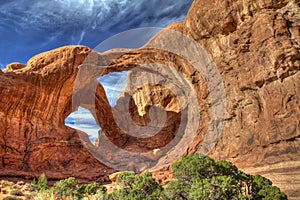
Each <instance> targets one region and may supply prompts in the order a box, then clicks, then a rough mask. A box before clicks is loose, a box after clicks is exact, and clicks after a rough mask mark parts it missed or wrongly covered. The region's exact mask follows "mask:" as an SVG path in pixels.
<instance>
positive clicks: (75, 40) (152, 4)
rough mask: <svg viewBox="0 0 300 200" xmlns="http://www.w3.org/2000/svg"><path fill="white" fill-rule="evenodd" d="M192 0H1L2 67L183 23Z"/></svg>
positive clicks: (0, 43) (0, 57) (0, 66)
mask: <svg viewBox="0 0 300 200" xmlns="http://www.w3.org/2000/svg"><path fill="white" fill-rule="evenodd" d="M191 3H192V0H176V1H174V0H1V1H0V35H1V37H0V68H1V69H3V68H5V66H6V65H7V64H9V63H12V62H20V63H23V64H26V62H27V61H28V59H29V58H31V57H32V56H34V55H36V54H38V53H41V52H44V51H48V50H51V49H54V48H57V47H60V46H64V45H85V46H88V47H90V48H94V47H96V46H97V45H98V44H99V43H100V42H102V41H103V40H105V39H107V38H109V37H111V36H113V35H115V34H117V33H120V32H123V31H126V30H129V29H133V28H141V27H161V28H163V27H165V26H167V25H169V24H172V23H174V22H177V21H182V20H184V18H185V16H186V14H187V11H188V9H189V7H190V5H191Z"/></svg>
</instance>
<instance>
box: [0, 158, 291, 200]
mask: <svg viewBox="0 0 300 200" xmlns="http://www.w3.org/2000/svg"><path fill="white" fill-rule="evenodd" d="M172 171H173V177H174V180H173V181H171V182H169V183H167V184H162V183H161V182H159V181H157V180H155V179H154V178H153V177H152V174H151V173H150V172H145V173H143V174H136V173H134V172H130V171H125V172H122V173H120V174H119V175H118V177H117V179H116V183H115V187H114V189H113V190H110V191H108V190H107V187H106V186H104V185H101V184H99V183H90V184H79V183H78V181H77V180H76V179H75V178H73V177H70V178H68V179H64V180H60V181H58V182H56V183H55V184H54V185H53V186H52V187H50V186H49V184H48V180H47V177H46V175H45V174H41V176H40V177H39V178H38V179H37V180H34V181H33V182H32V183H31V184H24V183H22V182H20V183H19V184H15V185H11V189H10V191H8V190H7V191H5V187H4V182H3V181H2V182H1V192H2V193H5V192H6V193H7V194H9V195H6V196H5V197H4V196H3V197H4V198H3V199H6V200H9V199H37V200H46V199H47V200H48V199H49V200H57V199H66V200H68V199H76V200H81V199H86V200H94V199H95V200H96V199H97V200H98V199H100V200H101V199H102V200H156V199H157V200H174V199H175V200H214V199H215V200H217V199H236V200H239V199H241V200H251V199H253V200H259V199H264V200H285V199H287V196H286V195H285V194H284V193H283V192H281V191H280V189H279V188H278V187H276V186H273V185H272V182H271V181H270V180H269V179H267V178H264V177H262V176H260V175H254V176H252V175H248V174H246V173H244V172H243V171H241V170H239V169H238V168H237V167H236V166H234V165H233V164H232V163H230V162H227V161H219V162H215V161H214V160H213V159H211V158H210V157H208V156H204V155H200V154H193V155H188V156H184V157H183V158H182V160H181V161H179V162H175V163H174V164H173V165H172ZM18 185H19V186H18ZM20 185H21V186H24V187H25V186H26V188H27V191H26V192H24V191H25V190H24V187H23V188H22V187H21V186H20ZM6 188H7V187H6Z"/></svg>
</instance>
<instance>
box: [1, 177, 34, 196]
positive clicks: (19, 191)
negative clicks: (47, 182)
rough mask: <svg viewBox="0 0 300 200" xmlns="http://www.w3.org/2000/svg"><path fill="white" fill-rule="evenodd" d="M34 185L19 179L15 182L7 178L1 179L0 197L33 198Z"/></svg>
mask: <svg viewBox="0 0 300 200" xmlns="http://www.w3.org/2000/svg"><path fill="white" fill-rule="evenodd" d="M32 193H33V187H32V185H31V184H30V183H25V182H23V181H19V182H17V183H13V182H10V181H6V180H1V181H0V199H3V200H21V199H27V200H29V199H32Z"/></svg>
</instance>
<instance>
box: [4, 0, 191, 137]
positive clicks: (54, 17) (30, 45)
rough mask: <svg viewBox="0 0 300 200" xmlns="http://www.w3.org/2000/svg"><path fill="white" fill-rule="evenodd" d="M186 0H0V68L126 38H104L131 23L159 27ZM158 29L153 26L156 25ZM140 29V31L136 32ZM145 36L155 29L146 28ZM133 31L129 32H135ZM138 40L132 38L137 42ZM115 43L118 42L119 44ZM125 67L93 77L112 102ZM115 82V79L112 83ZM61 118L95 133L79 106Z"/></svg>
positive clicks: (180, 14) (179, 17)
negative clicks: (47, 53) (63, 48)
mask: <svg viewBox="0 0 300 200" xmlns="http://www.w3.org/2000/svg"><path fill="white" fill-rule="evenodd" d="M191 4H192V0H1V1H0V36H1V37H0V69H4V68H5V67H6V65H7V64H9V63H12V62H20V63H23V64H26V63H27V61H28V60H29V59H30V58H31V57H32V56H34V55H36V54H39V53H41V52H45V51H48V50H51V49H54V48H57V47H60V46H65V45H85V46H88V47H90V48H92V49H94V48H95V47H97V46H99V44H100V43H102V42H103V41H104V43H103V45H102V46H101V45H100V46H101V47H104V49H97V50H99V51H102V50H103V51H104V50H108V49H109V48H108V49H106V47H107V45H105V41H107V40H108V41H109V42H108V43H109V45H112V44H113V43H114V41H116V42H115V43H116V44H113V47H125V46H122V45H124V44H125V43H126V42H123V44H121V43H122V42H119V41H118V40H113V39H112V40H109V39H108V38H113V36H115V35H116V34H119V33H121V32H124V31H128V30H131V29H136V28H144V27H157V28H164V27H166V26H167V25H170V24H172V23H174V22H178V21H183V20H184V18H185V16H186V14H187V12H188V9H189V7H190V6H191ZM157 30H159V29H157ZM137 33H140V32H137ZM147 34H148V35H146V36H145V38H148V39H149V38H150V37H152V35H153V34H155V31H154V32H153V33H151V32H150V35H149V32H148V33H147ZM135 37H136V36H134V37H133V38H135ZM143 40H147V39H142V40H141V42H138V44H142V43H143V42H146V41H143ZM119 45H121V46H119ZM126 77H127V73H126V72H124V73H112V74H109V75H106V76H105V77H102V78H100V79H99V81H100V82H101V83H102V84H103V86H104V88H105V90H106V92H107V96H108V99H109V102H110V104H111V105H112V106H114V104H115V101H116V100H117V98H118V96H119V94H120V93H121V92H122V90H123V88H125V86H126ZM116 83H117V84H116ZM65 123H66V124H67V125H68V126H71V127H74V128H77V129H80V130H82V131H85V132H86V133H88V134H89V136H90V138H91V140H93V138H95V137H96V136H97V132H98V130H99V126H98V125H97V123H96V122H95V120H94V119H93V117H92V115H91V114H90V113H89V112H88V111H87V110H84V109H82V108H79V110H78V111H77V112H74V113H72V114H71V115H70V116H69V117H68V118H67V119H66V120H65Z"/></svg>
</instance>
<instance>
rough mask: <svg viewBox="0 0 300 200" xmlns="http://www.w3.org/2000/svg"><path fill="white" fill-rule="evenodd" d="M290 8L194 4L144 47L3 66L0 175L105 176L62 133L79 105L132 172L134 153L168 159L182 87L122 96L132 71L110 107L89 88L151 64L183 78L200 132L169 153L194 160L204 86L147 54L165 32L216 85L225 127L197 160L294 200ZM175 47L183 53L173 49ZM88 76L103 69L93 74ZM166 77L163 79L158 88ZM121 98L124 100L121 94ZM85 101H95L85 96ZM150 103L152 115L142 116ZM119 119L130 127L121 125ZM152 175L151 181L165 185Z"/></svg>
mask: <svg viewBox="0 0 300 200" xmlns="http://www.w3.org/2000/svg"><path fill="white" fill-rule="evenodd" d="M299 5H300V1H298V0H291V1H289V0H277V1H272V0H263V1H262V0H257V1H250V0H247V1H236V0H227V1H221V0H212V1H211V0H210V1H208V0H207V1H206V0H203V1H195V2H194V3H193V5H192V7H191V9H190V11H189V13H188V16H187V18H186V20H185V21H184V22H182V23H176V24H174V25H171V26H169V27H168V28H167V29H166V30H163V31H162V32H161V33H159V34H158V35H157V36H156V37H154V38H153V39H152V40H151V41H149V43H148V44H147V45H146V46H145V48H142V49H138V50H134V51H129V52H128V53H126V52H127V51H124V52H125V53H124V52H123V51H121V50H116V51H112V52H107V53H104V54H98V53H96V52H93V53H91V50H90V49H88V48H86V47H78V46H76V47H62V48H59V49H56V50H53V51H50V52H46V53H43V54H40V55H37V56H35V57H33V58H32V59H30V60H29V61H28V63H27V65H26V66H24V65H22V64H18V63H13V64H11V65H9V66H7V69H5V70H3V72H2V71H0V88H1V89H0V93H1V94H0V96H1V98H0V158H1V162H0V169H1V171H0V176H2V177H6V176H10V177H28V178H30V177H33V176H37V175H39V174H40V173H41V172H46V174H47V175H48V176H49V177H50V178H64V177H68V176H75V177H78V178H83V179H90V180H95V179H103V178H104V177H107V175H108V174H110V173H112V172H113V171H114V170H113V169H111V168H110V167H108V166H107V163H106V164H103V163H101V162H100V161H99V157H101V156H103V154H105V156H106V158H107V160H109V161H107V162H109V164H112V165H113V164H114V163H118V160H114V158H115V157H116V156H115V155H113V154H112V153H111V152H105V151H104V152H102V153H100V154H98V153H97V152H96V150H97V147H93V146H92V145H91V144H89V142H88V141H87V139H85V138H84V137H85V134H84V133H82V132H80V131H77V130H74V129H72V128H69V127H66V126H65V125H64V119H65V118H66V117H67V116H68V115H69V114H70V113H71V112H72V111H74V110H76V108H77V107H78V106H79V105H80V106H82V107H85V108H87V109H89V110H91V112H92V113H93V114H94V116H95V117H96V118H97V121H98V123H99V125H100V126H101V127H102V129H103V132H102V134H103V135H102V137H103V138H102V140H100V145H101V141H105V140H106V139H107V140H109V141H111V142H112V143H113V144H114V145H115V146H117V147H118V148H119V149H124V150H126V151H128V152H137V153H138V155H136V154H135V156H136V157H134V158H135V159H137V160H136V161H134V160H133V163H134V164H132V165H130V167H132V169H136V168H137V167H138V168H139V170H141V169H142V168H143V163H139V161H138V158H140V157H139V156H141V155H142V156H144V157H145V158H147V159H148V160H149V163H148V165H150V166H154V165H156V159H157V158H158V157H161V156H166V157H168V156H169V157H170V156H173V154H170V155H169V154H168V151H169V150H170V149H171V148H172V147H173V146H171V147H170V148H165V149H164V148H163V147H165V146H166V145H167V144H168V143H169V142H171V141H172V142H173V143H176V142H177V141H179V140H180V137H179V136H177V135H176V134H177V133H181V132H182V131H180V130H181V129H184V128H185V127H182V126H179V125H180V122H183V121H184V120H185V119H188V116H189V115H188V114H189V113H190V111H189V110H188V109H189V107H188V106H186V105H187V104H186V102H185V100H182V99H181V96H186V95H184V89H183V90H179V92H178V93H176V94H174V93H173V90H170V89H166V87H162V86H163V84H148V85H146V86H144V87H139V88H134V85H135V84H137V83H138V80H140V79H141V78H143V77H144V78H145V77H148V78H149V76H148V74H143V73H141V75H140V77H139V78H135V77H137V75H136V73H137V72H135V71H133V72H132V73H131V74H130V75H129V76H130V79H129V81H128V86H127V88H126V91H127V92H125V93H124V94H123V96H121V97H120V99H119V100H118V102H117V105H116V106H115V107H114V108H111V107H110V105H109V103H108V100H107V98H106V94H105V91H104V89H103V88H102V86H101V85H100V84H99V83H95V82H94V78H96V76H97V75H98V76H99V75H105V74H107V73H110V72H119V71H124V70H133V69H135V68H137V67H138V66H140V65H142V64H150V63H153V62H154V61H155V62H156V63H158V64H159V65H158V66H154V68H153V69H151V68H150V69H148V71H150V73H152V74H157V72H159V73H158V74H159V76H160V75H161V74H166V73H167V74H170V73H169V72H170V71H168V70H167V69H165V68H163V67H161V66H160V65H169V66H171V67H172V69H174V70H176V72H180V73H181V74H183V76H184V77H185V78H186V80H187V81H188V82H190V83H191V87H193V89H194V91H195V95H196V96H197V102H196V104H195V105H196V109H193V110H196V111H197V113H201V123H200V124H198V125H197V126H196V127H195V133H196V136H195V137H194V138H193V140H192V142H191V145H190V146H189V147H188V148H187V149H183V150H182V152H181V151H178V152H177V154H180V155H181V154H184V153H193V152H196V151H203V144H202V142H203V141H204V140H205V134H206V133H207V130H208V129H210V127H209V126H208V124H209V122H210V121H211V120H213V119H212V114H211V111H212V105H213V103H212V102H210V99H209V96H210V92H211V91H209V85H208V84H207V83H206V82H205V80H206V78H205V76H204V75H203V74H199V73H197V70H196V69H195V68H194V67H193V65H192V64H191V63H189V62H188V61H187V60H185V59H184V58H183V57H181V56H179V55H176V54H174V53H170V52H167V51H162V50H157V49H154V48H151V47H152V45H153V44H155V43H156V42H161V43H163V41H167V40H172V38H167V37H164V32H166V31H167V30H176V31H178V32H180V33H182V34H184V35H186V36H188V37H190V38H192V39H193V40H194V41H196V42H197V43H198V44H200V45H202V46H203V47H204V49H205V50H206V51H207V52H208V53H209V55H210V56H211V58H212V60H213V62H214V65H215V66H216V68H217V70H218V72H219V73H220V76H221V79H222V83H223V85H224V90H225V94H226V113H225V119H224V120H225V123H224V127H223V129H222V132H221V134H220V135H218V138H217V140H216V145H215V146H214V147H213V149H212V150H211V151H210V152H209V155H210V156H212V157H213V158H215V159H226V160H229V161H232V162H233V163H235V164H236V165H237V166H238V167H241V168H242V169H245V170H246V171H248V172H250V173H262V174H265V175H266V176H267V177H269V178H271V180H272V181H273V182H274V183H275V185H278V186H280V187H281V188H282V189H283V191H285V192H287V194H288V195H289V197H290V198H291V199H292V198H297V197H299V196H300V193H299V191H298V188H299V186H300V182H299V175H300V161H299V160H300V154H299V153H298V152H299V150H300V139H299V138H300V126H299V124H300V108H299V95H300V77H299V76H300V75H299V70H300V46H299V45H300V8H299ZM216 13H217V15H216ZM174 45H177V46H180V45H182V44H178V43H176V42H174ZM180 48H181V49H182V50H183V51H184V45H182V47H181V46H180ZM91 64H92V65H91ZM93 66H105V69H104V70H103V71H101V72H99V71H97V70H96V69H97V68H94V67H93ZM155 67H157V68H155ZM165 70H166V71H165ZM84 73H86V74H84ZM82 74H83V76H82ZM161 76H162V75H161ZM80 77H82V78H81V79H80ZM86 77H89V79H86ZM175 77H176V76H174V77H173V76H171V75H170V76H168V79H170V80H174V79H175ZM77 81H79V83H80V85H76V82H77ZM155 81H161V80H160V79H159V78H158V79H156V80H155ZM74 86H75V88H77V90H75V92H74ZM164 86H168V84H165V85H164ZM181 87H184V86H182V85H180V87H179V86H178V88H181ZM167 88H171V86H170V87H167ZM132 89H134V90H135V92H133V93H131V92H129V91H130V90H132ZM91 91H95V92H94V93H95V94H94V95H91V96H89V94H90V93H91ZM74 94H75V97H76V98H74ZM149 97H151V98H149ZM189 100H193V98H192V96H191V98H189ZM181 103H182V104H183V105H185V106H181V105H180V104H181ZM154 105H155V106H156V107H155V108H154V109H156V110H155V111H157V112H154V113H158V114H151V109H150V108H151V107H153V106H154ZM157 105H158V106H157ZM128 108H129V111H130V112H129V113H128V114H126V111H127V110H128ZM161 110H165V111H166V112H162V111H161ZM123 113H125V114H123ZM163 114H164V117H165V119H166V120H165V122H164V123H163V124H160V125H159V131H158V132H155V131H156V129H155V126H152V125H153V124H152V125H151V122H152V123H154V124H159V123H160V121H159V120H157V121H153V119H159V117H161V116H160V115H163ZM129 118H130V119H132V121H133V122H134V123H128V119H129ZM150 119H152V121H151V120H150ZM184 122H185V121H184ZM185 123H186V125H188V124H187V122H185ZM149 124H150V125H149ZM136 125H139V126H141V125H142V126H145V125H149V126H148V127H150V129H148V130H150V132H151V131H152V132H154V133H156V134H155V135H151V133H150V132H149V133H148V132H147V131H144V134H145V135H144V137H141V136H140V135H139V136H137V135H136V134H138V133H137V131H139V130H141V129H140V127H136ZM128 132H131V134H127V133H128ZM100 136H101V135H100ZM103 149H109V147H107V148H103ZM98 150H99V149H98ZM153 152H156V153H153ZM157 152H159V153H157ZM118 153H120V154H121V153H122V151H120V152H118ZM96 158H97V159H96ZM124 158H125V159H126V157H124ZM100 160H101V159H100ZM152 161H153V162H152ZM167 161H168V159H167V158H166V159H165V160H164V162H166V163H167ZM127 164H128V163H125V164H124V165H127ZM129 164H130V163H129ZM146 166H147V165H146ZM118 167H120V168H122V167H125V166H120V165H118ZM164 173H165V174H163V173H159V172H158V173H157V176H158V177H161V176H162V175H163V176H166V171H164Z"/></svg>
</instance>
